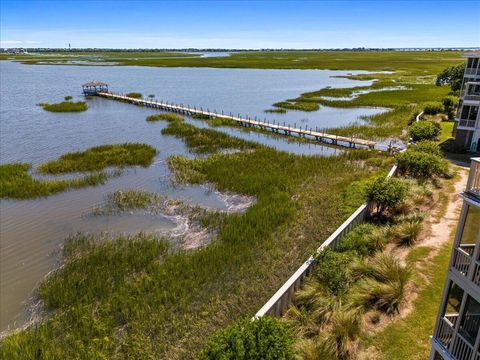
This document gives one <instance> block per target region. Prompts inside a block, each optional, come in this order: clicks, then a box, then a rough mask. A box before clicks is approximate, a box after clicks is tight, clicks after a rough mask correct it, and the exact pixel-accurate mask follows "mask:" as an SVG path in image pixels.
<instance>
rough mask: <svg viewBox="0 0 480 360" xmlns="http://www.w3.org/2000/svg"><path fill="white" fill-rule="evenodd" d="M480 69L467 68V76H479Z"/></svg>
mask: <svg viewBox="0 0 480 360" xmlns="http://www.w3.org/2000/svg"><path fill="white" fill-rule="evenodd" d="M479 74H480V69H478V68H466V69H465V75H479Z"/></svg>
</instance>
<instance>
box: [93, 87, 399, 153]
mask: <svg viewBox="0 0 480 360" xmlns="http://www.w3.org/2000/svg"><path fill="white" fill-rule="evenodd" d="M96 95H98V96H101V97H104V98H107V99H113V100H119V101H123V102H129V103H132V104H135V105H142V106H146V107H151V108H155V109H159V110H165V111H171V112H176V113H181V114H185V115H194V114H197V115H202V116H205V117H209V118H221V119H227V120H233V121H235V122H237V123H239V124H240V125H242V126H245V127H257V128H259V129H263V130H270V131H272V132H275V133H279V134H284V135H298V136H300V137H305V138H307V137H308V138H311V139H315V140H317V141H319V142H323V143H325V144H331V145H338V146H344V147H349V148H357V147H359V148H366V149H375V148H376V145H377V142H375V141H370V140H363V139H359V138H356V137H346V136H338V135H332V134H327V133H326V132H323V131H319V130H318V129H315V130H312V129H311V128H310V129H308V128H307V127H306V126H305V129H302V128H301V127H300V128H296V127H291V126H290V125H285V123H284V124H283V125H281V124H278V123H275V121H273V122H272V123H271V122H268V121H259V120H256V119H255V120H252V119H250V118H242V117H240V115H239V116H233V115H232V114H231V113H230V114H229V115H225V114H223V112H222V113H221V114H219V113H217V112H211V111H208V110H206V111H205V110H203V109H202V108H196V107H193V108H192V107H186V106H183V105H179V104H171V103H168V102H166V103H164V102H158V101H153V100H147V99H135V98H131V97H127V96H124V95H118V94H114V93H111V92H98V93H97V94H96ZM377 150H383V151H388V152H392V151H393V150H394V149H393V148H391V147H390V146H389V147H388V148H387V149H385V148H381V147H377Z"/></svg>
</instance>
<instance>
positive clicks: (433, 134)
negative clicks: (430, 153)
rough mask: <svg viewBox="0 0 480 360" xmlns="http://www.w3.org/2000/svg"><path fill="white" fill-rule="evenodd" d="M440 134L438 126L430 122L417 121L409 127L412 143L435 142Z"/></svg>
mask: <svg viewBox="0 0 480 360" xmlns="http://www.w3.org/2000/svg"><path fill="white" fill-rule="evenodd" d="M440 132H441V129H440V126H439V125H438V124H435V123H433V122H430V121H417V122H414V123H413V124H412V126H411V127H410V137H411V138H412V140H413V141H422V140H435V139H436V138H437V137H438V135H440Z"/></svg>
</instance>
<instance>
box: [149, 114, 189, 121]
mask: <svg viewBox="0 0 480 360" xmlns="http://www.w3.org/2000/svg"><path fill="white" fill-rule="evenodd" d="M159 120H165V121H168V122H172V121H183V116H181V115H178V114H175V113H162V114H155V115H150V116H147V121H149V122H154V121H159Z"/></svg>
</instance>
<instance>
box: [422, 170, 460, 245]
mask: <svg viewBox="0 0 480 360" xmlns="http://www.w3.org/2000/svg"><path fill="white" fill-rule="evenodd" d="M457 171H458V176H459V179H458V180H457V181H456V182H455V185H454V187H455V191H454V192H453V193H452V194H450V195H449V201H448V206H447V209H446V211H445V214H444V215H443V216H442V218H441V219H439V221H436V222H435V221H434V218H435V216H437V214H435V213H434V214H431V215H430V216H429V219H428V220H427V221H428V223H429V224H430V226H429V231H428V236H426V237H425V238H424V239H423V240H422V241H421V242H420V243H419V244H418V245H419V246H428V247H431V248H437V249H438V248H439V247H440V246H442V245H443V244H445V243H446V242H448V241H450V240H451V235H452V230H453V229H454V228H455V227H456V226H457V221H458V217H459V214H460V211H461V209H462V203H463V200H462V199H461V198H460V197H459V196H458V195H457V194H458V193H460V192H462V191H463V190H465V187H466V185H467V180H468V169H467V168H462V167H458V168H457Z"/></svg>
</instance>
